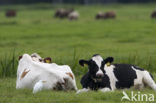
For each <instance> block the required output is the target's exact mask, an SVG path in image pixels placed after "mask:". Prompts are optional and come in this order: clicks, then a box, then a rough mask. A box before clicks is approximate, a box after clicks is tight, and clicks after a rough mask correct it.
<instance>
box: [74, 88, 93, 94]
mask: <svg viewBox="0 0 156 103" xmlns="http://www.w3.org/2000/svg"><path fill="white" fill-rule="evenodd" d="M88 91H90V89H88V88H83V89H80V90H78V91H77V92H76V94H79V93H84V92H88Z"/></svg>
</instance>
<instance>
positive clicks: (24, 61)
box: [16, 54, 77, 93]
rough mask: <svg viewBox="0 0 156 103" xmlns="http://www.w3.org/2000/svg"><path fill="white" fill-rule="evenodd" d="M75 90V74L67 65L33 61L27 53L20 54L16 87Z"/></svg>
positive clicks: (36, 90) (39, 89) (34, 90)
mask: <svg viewBox="0 0 156 103" xmlns="http://www.w3.org/2000/svg"><path fill="white" fill-rule="evenodd" d="M22 88H29V89H33V93H37V92H39V91H41V90H77V86H76V81H75V76H74V74H73V72H72V71H71V69H70V67H69V66H68V65H58V64H56V63H43V62H39V61H34V60H33V58H32V57H31V56H30V55H29V54H24V55H22V57H21V59H20V60H19V64H18V68H17V80H16V89H22Z"/></svg>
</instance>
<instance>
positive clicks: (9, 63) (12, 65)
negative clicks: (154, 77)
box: [0, 49, 155, 78]
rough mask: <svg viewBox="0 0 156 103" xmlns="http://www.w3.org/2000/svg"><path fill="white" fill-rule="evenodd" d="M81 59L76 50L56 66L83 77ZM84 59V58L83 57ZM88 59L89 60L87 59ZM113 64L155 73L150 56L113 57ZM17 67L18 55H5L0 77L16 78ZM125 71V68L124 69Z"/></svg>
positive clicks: (13, 53) (1, 60)
mask: <svg viewBox="0 0 156 103" xmlns="http://www.w3.org/2000/svg"><path fill="white" fill-rule="evenodd" d="M80 58H81V56H80V55H78V53H77V51H76V49H74V52H73V59H70V58H69V60H68V58H67V59H66V60H65V58H61V59H60V60H59V61H57V62H56V63H57V64H62V65H63V64H66V65H69V66H70V67H71V69H72V71H73V72H74V74H75V75H76V76H79V75H83V74H84V73H86V72H87V71H88V69H87V67H85V69H81V68H82V67H81V66H80V65H79V59H80ZM85 58H86V57H85ZM88 59H90V58H88ZM114 59H115V61H114V63H125V64H133V65H137V66H139V67H141V68H144V69H146V70H148V71H150V72H155V65H154V64H155V63H154V62H155V61H154V59H152V57H151V56H147V57H139V56H138V54H135V55H134V54H133V55H129V57H119V58H116V57H114ZM17 66H18V55H17V53H15V51H13V52H12V53H9V54H5V55H4V56H2V57H1V58H0V77H1V78H4V77H16V71H17ZM125 69H126V68H125Z"/></svg>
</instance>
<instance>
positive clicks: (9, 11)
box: [5, 10, 16, 17]
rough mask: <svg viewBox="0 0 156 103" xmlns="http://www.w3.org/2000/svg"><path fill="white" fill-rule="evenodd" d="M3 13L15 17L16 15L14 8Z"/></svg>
mask: <svg viewBox="0 0 156 103" xmlns="http://www.w3.org/2000/svg"><path fill="white" fill-rule="evenodd" d="M5 15H6V16H7V17H15V16H16V11H15V10H8V11H6V13H5Z"/></svg>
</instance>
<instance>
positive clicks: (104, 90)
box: [100, 88, 111, 92]
mask: <svg viewBox="0 0 156 103" xmlns="http://www.w3.org/2000/svg"><path fill="white" fill-rule="evenodd" d="M100 91H101V92H109V91H111V90H110V88H102V89H100Z"/></svg>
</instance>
